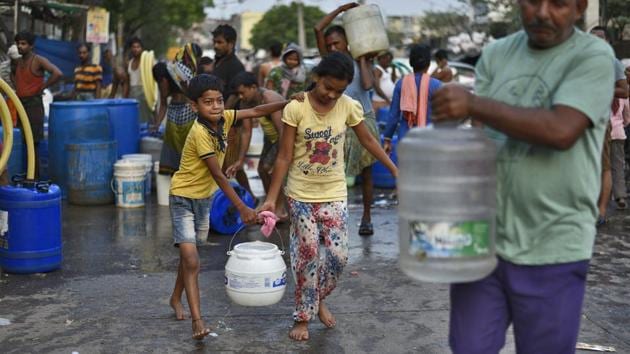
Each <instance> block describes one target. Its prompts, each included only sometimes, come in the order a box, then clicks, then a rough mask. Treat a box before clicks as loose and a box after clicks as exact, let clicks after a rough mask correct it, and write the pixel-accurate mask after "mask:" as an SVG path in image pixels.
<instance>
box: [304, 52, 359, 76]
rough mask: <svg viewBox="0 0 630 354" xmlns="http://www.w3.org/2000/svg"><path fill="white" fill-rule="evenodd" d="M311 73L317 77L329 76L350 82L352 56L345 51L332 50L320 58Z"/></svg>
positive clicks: (352, 67)
mask: <svg viewBox="0 0 630 354" xmlns="http://www.w3.org/2000/svg"><path fill="white" fill-rule="evenodd" d="M313 73H314V74H316V75H317V76H319V77H324V76H331V77H334V78H335V79H339V80H346V81H348V83H350V82H352V78H353V77H354V65H353V63H352V58H350V56H349V55H348V54H345V53H340V52H332V53H330V54H328V55H326V56H325V57H323V58H322V60H321V61H320V62H319V64H317V66H316V67H315V68H313Z"/></svg>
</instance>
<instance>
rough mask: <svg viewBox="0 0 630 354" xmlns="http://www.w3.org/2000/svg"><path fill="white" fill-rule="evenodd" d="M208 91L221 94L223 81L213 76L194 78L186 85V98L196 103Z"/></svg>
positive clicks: (202, 75)
mask: <svg viewBox="0 0 630 354" xmlns="http://www.w3.org/2000/svg"><path fill="white" fill-rule="evenodd" d="M208 90H212V91H219V92H223V81H221V79H219V78H218V77H216V76H214V75H208V74H201V75H198V76H195V77H193V78H192V80H190V83H188V98H190V99H191V100H192V101H195V102H196V101H197V100H198V99H199V97H201V96H203V94H204V92H206V91H208Z"/></svg>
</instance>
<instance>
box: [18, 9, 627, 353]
mask: <svg viewBox="0 0 630 354" xmlns="http://www.w3.org/2000/svg"><path fill="white" fill-rule="evenodd" d="M586 3H587V1H586V0H570V1H563V2H557V1H551V0H542V1H530V0H524V1H520V2H519V5H518V6H519V8H520V11H521V18H522V21H523V30H522V31H519V32H517V33H515V34H513V35H510V36H508V37H506V38H504V39H501V40H497V41H496V42H494V43H492V44H490V45H488V46H487V47H486V48H485V49H484V51H483V53H482V55H481V58H480V60H479V62H478V64H477V67H476V82H475V88H474V93H472V92H470V91H469V90H468V89H466V88H465V87H463V86H459V85H454V84H448V85H446V83H448V82H450V81H451V80H452V79H453V76H454V75H453V74H454V73H453V70H451V68H449V66H448V57H447V53H446V52H445V51H443V50H438V51H436V52H435V53H432V52H433V50H432V48H430V47H429V46H427V45H423V44H413V45H411V46H410V47H409V65H410V66H411V67H412V68H413V73H411V74H408V75H403V76H402V77H399V76H400V75H398V73H397V72H396V70H393V68H392V59H393V55H392V54H391V53H390V52H387V51H384V52H378V53H370V54H366V55H363V56H360V57H358V58H352V56H351V55H350V52H349V44H348V39H347V37H346V33H345V30H344V28H343V27H341V26H338V25H331V24H332V22H333V21H334V19H335V18H336V17H337V16H339V15H340V14H342V13H343V12H345V11H347V10H349V9H351V8H353V7H355V6H358V5H357V4H355V3H349V4H346V5H343V6H340V7H339V8H337V9H335V10H334V11H332V12H331V13H329V14H327V15H326V16H325V17H324V18H322V19H321V20H320V21H319V22H318V23H317V25H316V26H315V28H314V31H315V35H316V39H317V47H318V50H319V53H320V55H321V61H320V62H319V64H318V65H317V66H316V67H315V68H313V69H312V70H310V71H309V70H307V68H306V66H305V63H304V58H303V56H302V48H300V47H299V46H297V45H295V44H293V43H287V44H286V45H282V44H280V43H281V42H280V41H279V42H276V43H273V44H271V46H270V57H269V60H268V61H267V62H265V63H263V64H262V65H260V66H259V68H258V70H257V71H256V72H255V73H254V72H247V71H246V70H245V66H244V65H243V64H242V62H241V61H240V60H239V58H238V57H237V55H236V52H235V48H236V39H237V33H236V31H235V30H234V28H232V27H231V26H229V25H220V26H218V27H217V28H216V29H215V30H214V31H213V32H212V36H213V45H214V51H215V53H216V56H215V58H213V59H212V58H207V57H202V50H201V48H200V47H199V46H198V45H196V44H194V43H187V44H186V45H184V46H183V47H182V48H181V49H180V50H179V52H178V53H177V55H176V57H175V59H174V60H172V61H168V62H160V63H158V64H156V65H155V66H154V68H153V76H154V78H155V81H156V82H157V84H158V87H159V104H158V109H157V110H156V111H155V112H152V111H151V107H149V106H148V105H147V102H146V100H145V98H144V94H143V90H142V82H141V80H140V71H139V70H140V69H139V65H140V56H141V54H142V51H143V45H142V42H141V41H140V40H139V39H138V38H134V39H132V40H130V41H129V52H130V60H129V61H128V63H127V64H125V65H118V66H116V65H110V67H109V68H108V69H107V70H106V69H105V68H102V67H101V66H98V65H93V64H90V63H89V47H88V46H85V45H81V46H79V48H77V50H78V55H79V57H80V59H81V66H79V67H77V68H76V69H75V87H74V91H73V93H72V96H73V97H74V98H76V99H90V98H94V97H99V96H100V95H101V93H102V92H103V91H104V90H107V91H108V92H109V97H116V96H117V95H120V96H122V97H133V98H136V99H137V100H138V102H139V103H140V112H141V114H140V116H141V117H142V118H141V120H142V121H144V122H148V123H149V124H150V125H151V126H152V127H153V128H154V129H155V128H156V127H157V126H159V125H160V124H161V123H162V121H163V120H164V118H166V129H165V133H164V145H163V149H162V153H161V157H160V173H163V174H170V175H172V176H173V177H172V186H171V190H170V210H171V217H172V225H173V238H174V244H175V246H177V247H178V248H179V252H180V263H179V267H178V272H177V279H176V282H175V287H174V290H173V293H172V295H171V298H170V304H171V306H172V307H173V309H174V311H175V315H176V317H177V319H180V320H183V319H185V318H186V317H187V315H186V314H185V310H184V307H183V305H182V300H181V298H182V295H183V294H184V292H185V293H186V297H187V301H188V306H189V309H190V317H191V318H192V331H193V338H195V339H201V338H203V337H205V336H206V335H208V334H209V333H210V330H209V329H208V328H207V327H206V326H205V324H204V323H203V320H202V319H201V310H200V301H199V289H198V283H197V279H198V274H199V269H200V266H199V264H200V260H199V255H198V252H197V248H196V247H197V244H198V243H199V242H204V241H205V240H206V238H207V236H208V231H209V224H208V223H209V220H208V214H209V207H210V198H211V196H212V194H213V193H214V191H216V190H217V189H219V188H220V189H221V190H223V191H224V192H225V194H226V196H227V197H228V198H229V199H230V200H231V201H232V203H233V204H234V206H235V207H236V208H237V209H238V211H239V212H240V215H241V218H242V220H243V221H244V222H246V223H256V222H260V221H261V220H260V217H259V216H258V213H259V212H260V211H270V212H273V213H275V214H276V215H277V217H278V219H279V220H280V221H283V220H288V222H289V223H290V241H291V243H290V254H291V270H292V272H293V274H294V279H295V280H296V290H295V311H294V313H293V320H294V326H293V327H292V329H291V330H290V332H289V336H290V337H291V338H292V339H294V340H298V341H303V340H308V339H309V332H308V323H309V322H310V321H311V320H312V319H313V318H314V317H315V316H317V317H318V318H319V319H320V320H321V322H322V323H323V324H324V325H326V326H327V327H334V326H335V324H336V319H335V317H334V316H333V314H332V313H331V311H330V309H329V307H328V306H327V305H326V303H325V300H326V299H327V297H328V295H330V293H331V292H332V291H333V290H334V289H335V287H336V285H337V281H338V279H339V277H340V276H341V273H342V271H343V268H344V266H345V264H346V262H347V259H348V224H347V223H348V207H347V186H346V179H345V177H346V176H361V177H362V184H361V191H362V200H363V211H362V217H361V223H360V226H359V230H358V233H359V234H360V235H363V236H369V235H372V234H373V233H374V227H373V225H372V220H371V206H372V200H373V187H372V174H371V171H372V169H371V166H372V164H373V163H374V162H375V161H377V160H378V161H380V162H381V163H383V165H385V166H386V167H387V168H388V169H389V170H390V172H391V173H392V175H393V176H397V173H398V170H397V167H396V166H395V165H394V163H392V161H391V160H390V158H389V156H388V153H389V152H391V150H392V149H393V146H392V143H391V141H392V138H393V137H394V136H395V135H397V136H398V139H401V138H402V137H404V136H405V134H406V133H407V131H408V130H409V129H411V128H414V127H424V126H427V125H429V124H432V123H435V122H442V121H449V120H461V119H465V118H472V121H473V125H475V126H479V127H482V128H483V129H485V131H486V132H487V133H488V136H489V137H491V138H492V139H493V140H495V141H496V143H497V146H498V147H499V149H498V151H499V152H498V161H497V183H498V186H497V190H498V192H497V214H498V215H497V220H496V244H497V246H496V251H497V254H498V256H499V263H498V267H497V269H496V270H495V271H494V272H493V273H492V274H491V275H490V276H488V277H486V278H484V279H482V280H479V281H476V282H471V283H465V284H454V285H452V286H451V318H450V336H449V338H450V345H451V348H452V350H453V351H454V352H456V353H497V352H499V350H500V349H501V348H502V347H503V345H504V343H505V333H506V330H507V328H508V326H509V325H510V324H513V325H514V333H515V336H516V346H517V351H518V352H523V353H541V352H553V353H569V352H573V351H574V348H575V342H576V340H577V333H578V330H579V322H580V314H581V306H582V299H583V295H584V291H585V279H586V274H587V270H588V266H589V260H590V258H591V254H592V247H593V243H594V238H595V234H596V225H599V224H602V223H605V216H606V207H607V206H608V203H609V201H610V199H611V196H610V194H611V189H612V194H613V197H614V201H615V206H616V207H617V208H619V209H625V208H626V207H627V201H626V199H627V192H626V183H625V176H624V169H625V167H624V166H625V160H626V158H625V151H624V146H625V141H626V133H625V131H624V127H625V126H627V125H628V124H629V123H630V107H629V104H628V81H630V75H629V74H630V71H629V70H628V69H625V73H624V68H623V66H621V64H620V62H619V61H618V60H616V59H615V58H614V54H613V51H612V50H611V47H610V45H609V44H608V43H606V41H605V40H606V39H607V34H606V29H605V28H603V27H595V28H593V29H592V30H591V31H590V32H591V34H592V35H591V34H588V33H585V32H583V31H581V30H579V29H577V28H576V27H575V25H576V23H577V21H578V20H579V19H580V18H581V16H582V15H583V14H584V11H585V8H586ZM597 37H601V38H602V39H604V40H602V39H600V38H597ZM279 40H281V38H279ZM15 41H16V45H17V53H15V50H14V51H13V52H11V53H10V57H11V60H12V61H11V65H12V66H11V70H10V75H11V77H12V78H13V80H12V82H13V83H14V84H15V89H16V91H17V93H18V96H19V97H20V99H21V100H22V103H23V104H24V106H25V107H26V109H27V111H28V113H29V119H30V120H31V124H32V125H33V131H34V135H35V138H36V141H37V140H38V139H41V137H42V121H43V110H42V102H41V93H42V90H43V89H45V88H46V87H48V86H50V85H53V84H54V83H55V82H57V81H58V80H59V79H60V77H61V73H60V71H59V69H57V68H56V67H55V66H54V65H53V64H51V63H50V62H49V61H48V60H46V59H45V58H43V57H41V56H38V55H35V54H34V53H33V44H34V37H33V36H32V34H29V33H20V34H18V35H17V36H16V37H15ZM432 59H434V60H435V62H436V63H437V68H436V69H435V70H434V71H433V72H432V73H429V68H430V64H431V61H432ZM121 68H122V69H121ZM44 72H49V73H50V76H49V78H48V79H47V80H44V79H43V73H44ZM106 76H108V77H109V78H110V79H109V80H110V81H109V82H107V83H108V85H104V82H105V77H106ZM109 83H111V84H109ZM105 86H108V87H107V88H105ZM593 92H596V93H597V94H593ZM384 107H385V108H388V109H389V111H388V118H387V124H386V126H385V128H384V130H383V131H379V127H378V125H377V122H376V114H375V112H376V110H378V109H380V108H384ZM256 124H258V125H260V127H261V129H262V131H263V135H264V144H263V149H262V153H261V156H260V162H259V164H258V173H259V176H260V178H261V180H262V183H263V186H264V190H265V193H266V197H265V200H264V201H263V202H262V203H261V204H260V205H259V206H258V210H257V211H255V210H253V209H252V208H249V207H248V206H246V205H245V204H244V203H243V202H242V201H241V200H240V199H239V197H238V195H237V194H236V192H235V191H234V189H233V187H232V186H231V185H230V183H229V179H230V178H235V179H236V180H237V181H238V183H239V184H240V185H241V186H242V187H244V188H245V189H247V190H249V191H250V192H251V189H250V187H249V183H248V180H247V175H246V174H245V173H244V171H243V166H244V163H245V158H246V154H247V151H248V148H249V144H250V140H251V137H252V129H253V126H254V125H256ZM381 135H382V136H383V142H382V144H381ZM600 172H601V173H600ZM567 176H573V177H575V178H567ZM598 196H599V205H598ZM320 245H323V246H324V247H323V248H320ZM320 252H324V254H323V255H321V254H320Z"/></svg>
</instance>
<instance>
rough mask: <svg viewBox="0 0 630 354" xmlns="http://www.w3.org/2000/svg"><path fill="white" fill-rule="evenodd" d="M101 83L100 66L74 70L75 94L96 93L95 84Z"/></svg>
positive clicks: (80, 67)
mask: <svg viewBox="0 0 630 354" xmlns="http://www.w3.org/2000/svg"><path fill="white" fill-rule="evenodd" d="M99 81H103V69H102V68H101V66H100V65H95V64H88V65H82V66H78V67H76V68H74V89H75V91H77V92H94V93H95V92H96V83H97V82H99Z"/></svg>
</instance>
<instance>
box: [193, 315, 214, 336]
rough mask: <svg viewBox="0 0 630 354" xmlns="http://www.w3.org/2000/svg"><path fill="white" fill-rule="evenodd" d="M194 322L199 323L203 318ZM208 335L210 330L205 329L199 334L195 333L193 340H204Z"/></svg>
mask: <svg viewBox="0 0 630 354" xmlns="http://www.w3.org/2000/svg"><path fill="white" fill-rule="evenodd" d="M192 321H193V323H194V322H197V321H201V318H198V319H196V320H192ZM208 334H210V328H204V329H203V330H201V331H199V332H193V335H192V339H194V340H202V339H204V338H205V337H206V336H207V335H208Z"/></svg>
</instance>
